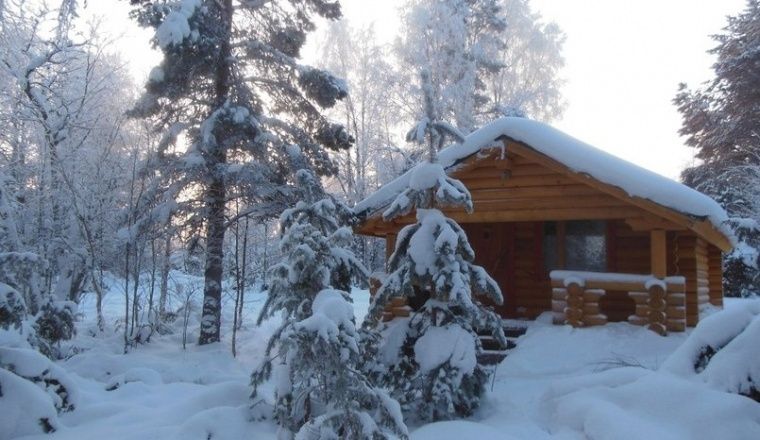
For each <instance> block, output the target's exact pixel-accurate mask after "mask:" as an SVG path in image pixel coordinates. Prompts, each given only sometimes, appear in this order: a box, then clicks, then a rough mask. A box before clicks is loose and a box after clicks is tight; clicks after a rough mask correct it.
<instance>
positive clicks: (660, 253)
mask: <svg viewBox="0 0 760 440" xmlns="http://www.w3.org/2000/svg"><path fill="white" fill-rule="evenodd" d="M650 265H651V270H652V275H654V276H655V277H657V278H660V279H663V278H665V276H666V273H667V270H668V253H667V241H666V239H665V231H664V230H662V229H654V230H652V232H651V233H650Z"/></svg>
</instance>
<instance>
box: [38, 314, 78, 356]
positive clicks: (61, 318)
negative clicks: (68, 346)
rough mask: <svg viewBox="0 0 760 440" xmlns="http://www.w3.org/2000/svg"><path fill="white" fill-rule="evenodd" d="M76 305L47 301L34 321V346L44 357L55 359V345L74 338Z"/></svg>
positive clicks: (56, 354)
mask: <svg viewBox="0 0 760 440" xmlns="http://www.w3.org/2000/svg"><path fill="white" fill-rule="evenodd" d="M75 315H76V304H74V303H73V302H71V301H49V302H47V303H45V305H43V306H42V308H41V309H40V312H39V313H38V314H37V316H36V317H35V320H34V332H35V336H36V338H35V341H36V342H35V345H37V348H38V349H39V350H40V351H41V352H42V353H43V354H45V355H46V356H48V357H52V358H56V357H59V356H58V353H57V345H58V344H59V343H60V342H61V341H66V340H69V339H71V338H73V337H74V334H75V333H76V327H75V325H74V321H75V319H76V316H75Z"/></svg>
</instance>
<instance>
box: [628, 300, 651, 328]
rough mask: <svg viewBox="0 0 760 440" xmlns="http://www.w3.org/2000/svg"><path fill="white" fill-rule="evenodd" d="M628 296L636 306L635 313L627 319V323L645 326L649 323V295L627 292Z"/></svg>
mask: <svg viewBox="0 0 760 440" xmlns="http://www.w3.org/2000/svg"><path fill="white" fill-rule="evenodd" d="M628 296H629V297H631V299H633V302H634V303H635V304H636V311H635V312H634V314H633V315H631V316H629V317H628V322H629V323H631V324H633V325H647V323H649V304H647V301H648V299H649V294H648V293H647V292H628Z"/></svg>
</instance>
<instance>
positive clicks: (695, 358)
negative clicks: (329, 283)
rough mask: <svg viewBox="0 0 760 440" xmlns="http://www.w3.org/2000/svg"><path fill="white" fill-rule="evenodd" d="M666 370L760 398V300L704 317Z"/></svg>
mask: <svg viewBox="0 0 760 440" xmlns="http://www.w3.org/2000/svg"><path fill="white" fill-rule="evenodd" d="M663 369H664V370H665V371H669V372H671V373H674V374H678V375H682V376H687V377H691V378H696V379H698V380H702V381H704V382H705V383H707V384H708V385H710V386H712V387H714V388H716V389H719V390H722V391H728V392H731V393H738V394H743V395H745V396H749V397H752V398H753V399H755V400H758V401H760V301H753V302H750V303H748V304H746V305H744V306H741V307H739V306H736V307H729V308H727V309H726V310H723V311H721V312H718V313H715V314H714V315H711V316H709V317H707V318H705V319H704V320H702V321H701V322H700V323H699V325H698V326H697V327H696V328H695V329H694V331H693V332H692V333H691V335H689V338H688V339H687V340H686V342H684V344H683V345H682V346H681V347H679V348H678V349H677V350H676V351H675V352H674V353H673V354H672V355H671V356H670V357H669V358H668V359H667V361H666V362H665V363H664V364H663Z"/></svg>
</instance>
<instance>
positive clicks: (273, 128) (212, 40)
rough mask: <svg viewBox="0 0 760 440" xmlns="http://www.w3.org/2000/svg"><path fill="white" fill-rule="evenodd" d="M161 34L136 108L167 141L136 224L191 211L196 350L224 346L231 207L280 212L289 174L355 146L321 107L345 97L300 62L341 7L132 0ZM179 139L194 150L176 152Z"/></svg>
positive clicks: (321, 164) (320, 1)
mask: <svg viewBox="0 0 760 440" xmlns="http://www.w3.org/2000/svg"><path fill="white" fill-rule="evenodd" d="M131 3H132V4H134V5H135V10H134V12H133V15H134V16H135V17H136V19H137V20H138V22H139V23H140V24H141V25H143V26H145V27H152V28H154V29H155V30H156V33H155V37H154V38H153V44H154V45H155V46H156V47H157V48H158V49H160V50H161V52H162V53H163V57H164V58H163V60H162V62H161V64H160V65H159V66H157V67H155V68H154V69H153V70H152V71H151V74H150V77H149V81H148V83H147V85H146V88H145V92H144V94H143V96H142V98H141V99H140V101H139V102H138V104H137V106H136V107H135V109H134V110H133V112H132V113H133V115H134V116H137V117H145V118H150V119H151V121H152V122H153V123H154V124H155V129H156V130H157V131H158V132H161V133H164V139H163V141H162V142H161V144H160V145H159V148H158V151H157V154H155V156H154V157H151V158H150V159H149V160H148V163H147V166H146V171H144V172H147V173H153V174H154V176H155V177H156V179H155V182H154V184H153V185H152V186H151V187H149V188H148V190H147V191H146V192H145V194H144V195H143V197H145V198H149V199H152V200H153V201H154V203H155V204H156V205H157V206H156V209H155V210H154V211H153V213H152V215H149V216H147V218H145V219H141V221H138V222H137V226H136V227H139V225H140V224H141V223H144V222H145V221H150V220H153V219H156V218H166V217H167V216H166V215H165V212H166V210H167V209H171V210H173V211H175V212H183V213H184V216H182V217H184V218H188V219H189V220H188V221H189V223H190V225H196V226H197V225H205V245H206V262H205V272H204V277H205V285H204V292H203V296H204V300H203V315H202V320H201V334H200V338H199V343H201V344H205V343H209V342H215V341H218V340H219V338H220V320H221V303H220V302H221V289H222V273H223V271H222V265H223V263H222V261H223V255H222V254H223V251H222V246H223V242H224V234H225V229H226V228H227V227H228V226H229V225H228V223H227V221H226V219H225V209H226V206H227V204H228V203H229V201H230V200H234V199H235V198H238V197H245V199H246V200H247V201H248V202H249V204H250V205H254V204H255V206H256V213H257V215H262V216H265V215H270V216H271V215H277V214H278V213H279V212H281V211H282V208H283V206H287V203H288V202H289V200H290V199H291V198H292V196H293V189H292V185H291V183H292V180H293V179H292V175H293V172H294V171H295V170H297V169H300V168H304V167H310V168H312V169H314V170H316V172H317V173H318V174H320V175H329V174H332V173H333V172H335V167H334V166H333V164H332V163H331V161H330V159H329V157H328V154H327V150H341V149H345V148H348V147H349V146H350V145H351V142H352V140H351V138H350V136H349V135H348V134H347V133H346V131H345V130H344V129H343V127H342V126H340V125H337V124H333V123H331V122H329V121H328V120H326V119H325V118H324V116H323V115H322V114H321V113H320V112H321V110H320V108H325V107H330V106H332V105H334V104H335V102H336V101H337V100H339V99H342V98H343V97H344V96H346V90H345V87H344V84H343V82H342V81H341V80H338V79H337V78H334V77H333V76H331V75H330V74H329V73H327V72H325V71H322V70H319V69H314V68H311V67H309V66H305V65H302V64H301V63H300V62H299V60H298V58H299V55H300V50H301V48H302V46H303V44H304V43H305V41H306V36H307V34H308V33H309V32H310V31H312V30H314V28H315V25H314V21H313V20H314V18H315V17H322V18H325V19H330V20H335V19H338V18H340V16H341V11H340V5H339V3H338V1H331V0H282V1H240V2H236V1H232V0H131ZM180 134H184V138H185V139H187V141H188V143H189V146H188V147H187V148H186V149H184V148H179V147H177V148H171V147H172V146H173V145H174V144H176V141H177V139H178V138H179V136H180Z"/></svg>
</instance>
